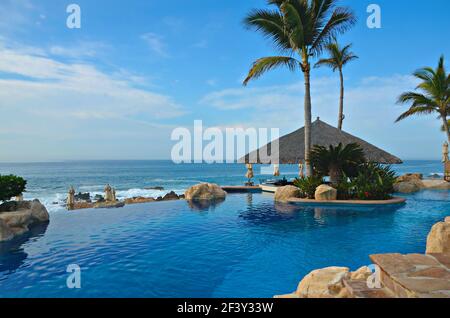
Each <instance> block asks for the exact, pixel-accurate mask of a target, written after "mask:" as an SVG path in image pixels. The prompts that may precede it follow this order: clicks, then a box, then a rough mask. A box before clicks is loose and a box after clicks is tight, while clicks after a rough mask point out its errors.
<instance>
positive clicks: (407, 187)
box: [394, 181, 421, 193]
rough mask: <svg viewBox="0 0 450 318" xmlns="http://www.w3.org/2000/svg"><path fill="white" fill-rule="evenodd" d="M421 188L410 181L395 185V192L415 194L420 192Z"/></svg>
mask: <svg viewBox="0 0 450 318" xmlns="http://www.w3.org/2000/svg"><path fill="white" fill-rule="evenodd" d="M420 189H421V187H420V186H419V185H418V184H417V183H415V182H410V181H405V182H399V183H396V184H394V191H395V192H397V193H414V192H418V191H420Z"/></svg>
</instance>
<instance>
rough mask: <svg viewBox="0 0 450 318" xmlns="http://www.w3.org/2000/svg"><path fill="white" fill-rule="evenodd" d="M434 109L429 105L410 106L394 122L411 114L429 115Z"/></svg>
mask: <svg viewBox="0 0 450 318" xmlns="http://www.w3.org/2000/svg"><path fill="white" fill-rule="evenodd" d="M435 111H436V109H435V108H434V107H430V106H416V107H411V108H410V109H408V110H407V111H406V112H404V113H403V114H401V115H400V116H399V117H398V118H397V120H396V121H395V122H399V121H402V120H403V119H405V118H408V117H411V116H413V115H429V114H432V113H434V112H435Z"/></svg>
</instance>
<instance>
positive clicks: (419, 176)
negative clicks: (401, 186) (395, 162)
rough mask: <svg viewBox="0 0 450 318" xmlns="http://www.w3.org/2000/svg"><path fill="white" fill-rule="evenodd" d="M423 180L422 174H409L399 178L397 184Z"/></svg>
mask: <svg viewBox="0 0 450 318" xmlns="http://www.w3.org/2000/svg"><path fill="white" fill-rule="evenodd" d="M422 179H423V174H421V173H407V174H405V175H403V176H400V177H398V178H397V180H396V182H409V181H420V180H422Z"/></svg>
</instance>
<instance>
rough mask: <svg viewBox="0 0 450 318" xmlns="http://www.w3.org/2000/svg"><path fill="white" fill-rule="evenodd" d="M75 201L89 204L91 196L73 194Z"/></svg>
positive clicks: (87, 194)
mask: <svg viewBox="0 0 450 318" xmlns="http://www.w3.org/2000/svg"><path fill="white" fill-rule="evenodd" d="M75 201H85V202H90V201H91V194H90V193H81V192H80V193H78V194H75Z"/></svg>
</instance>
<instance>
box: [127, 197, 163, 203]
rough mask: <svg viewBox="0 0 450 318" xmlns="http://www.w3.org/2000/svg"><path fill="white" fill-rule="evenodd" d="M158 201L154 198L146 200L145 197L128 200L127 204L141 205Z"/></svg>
mask: <svg viewBox="0 0 450 318" xmlns="http://www.w3.org/2000/svg"><path fill="white" fill-rule="evenodd" d="M155 201H156V200H155V199H153V198H144V197H135V198H131V199H126V200H125V204H141V203H149V202H155Z"/></svg>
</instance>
